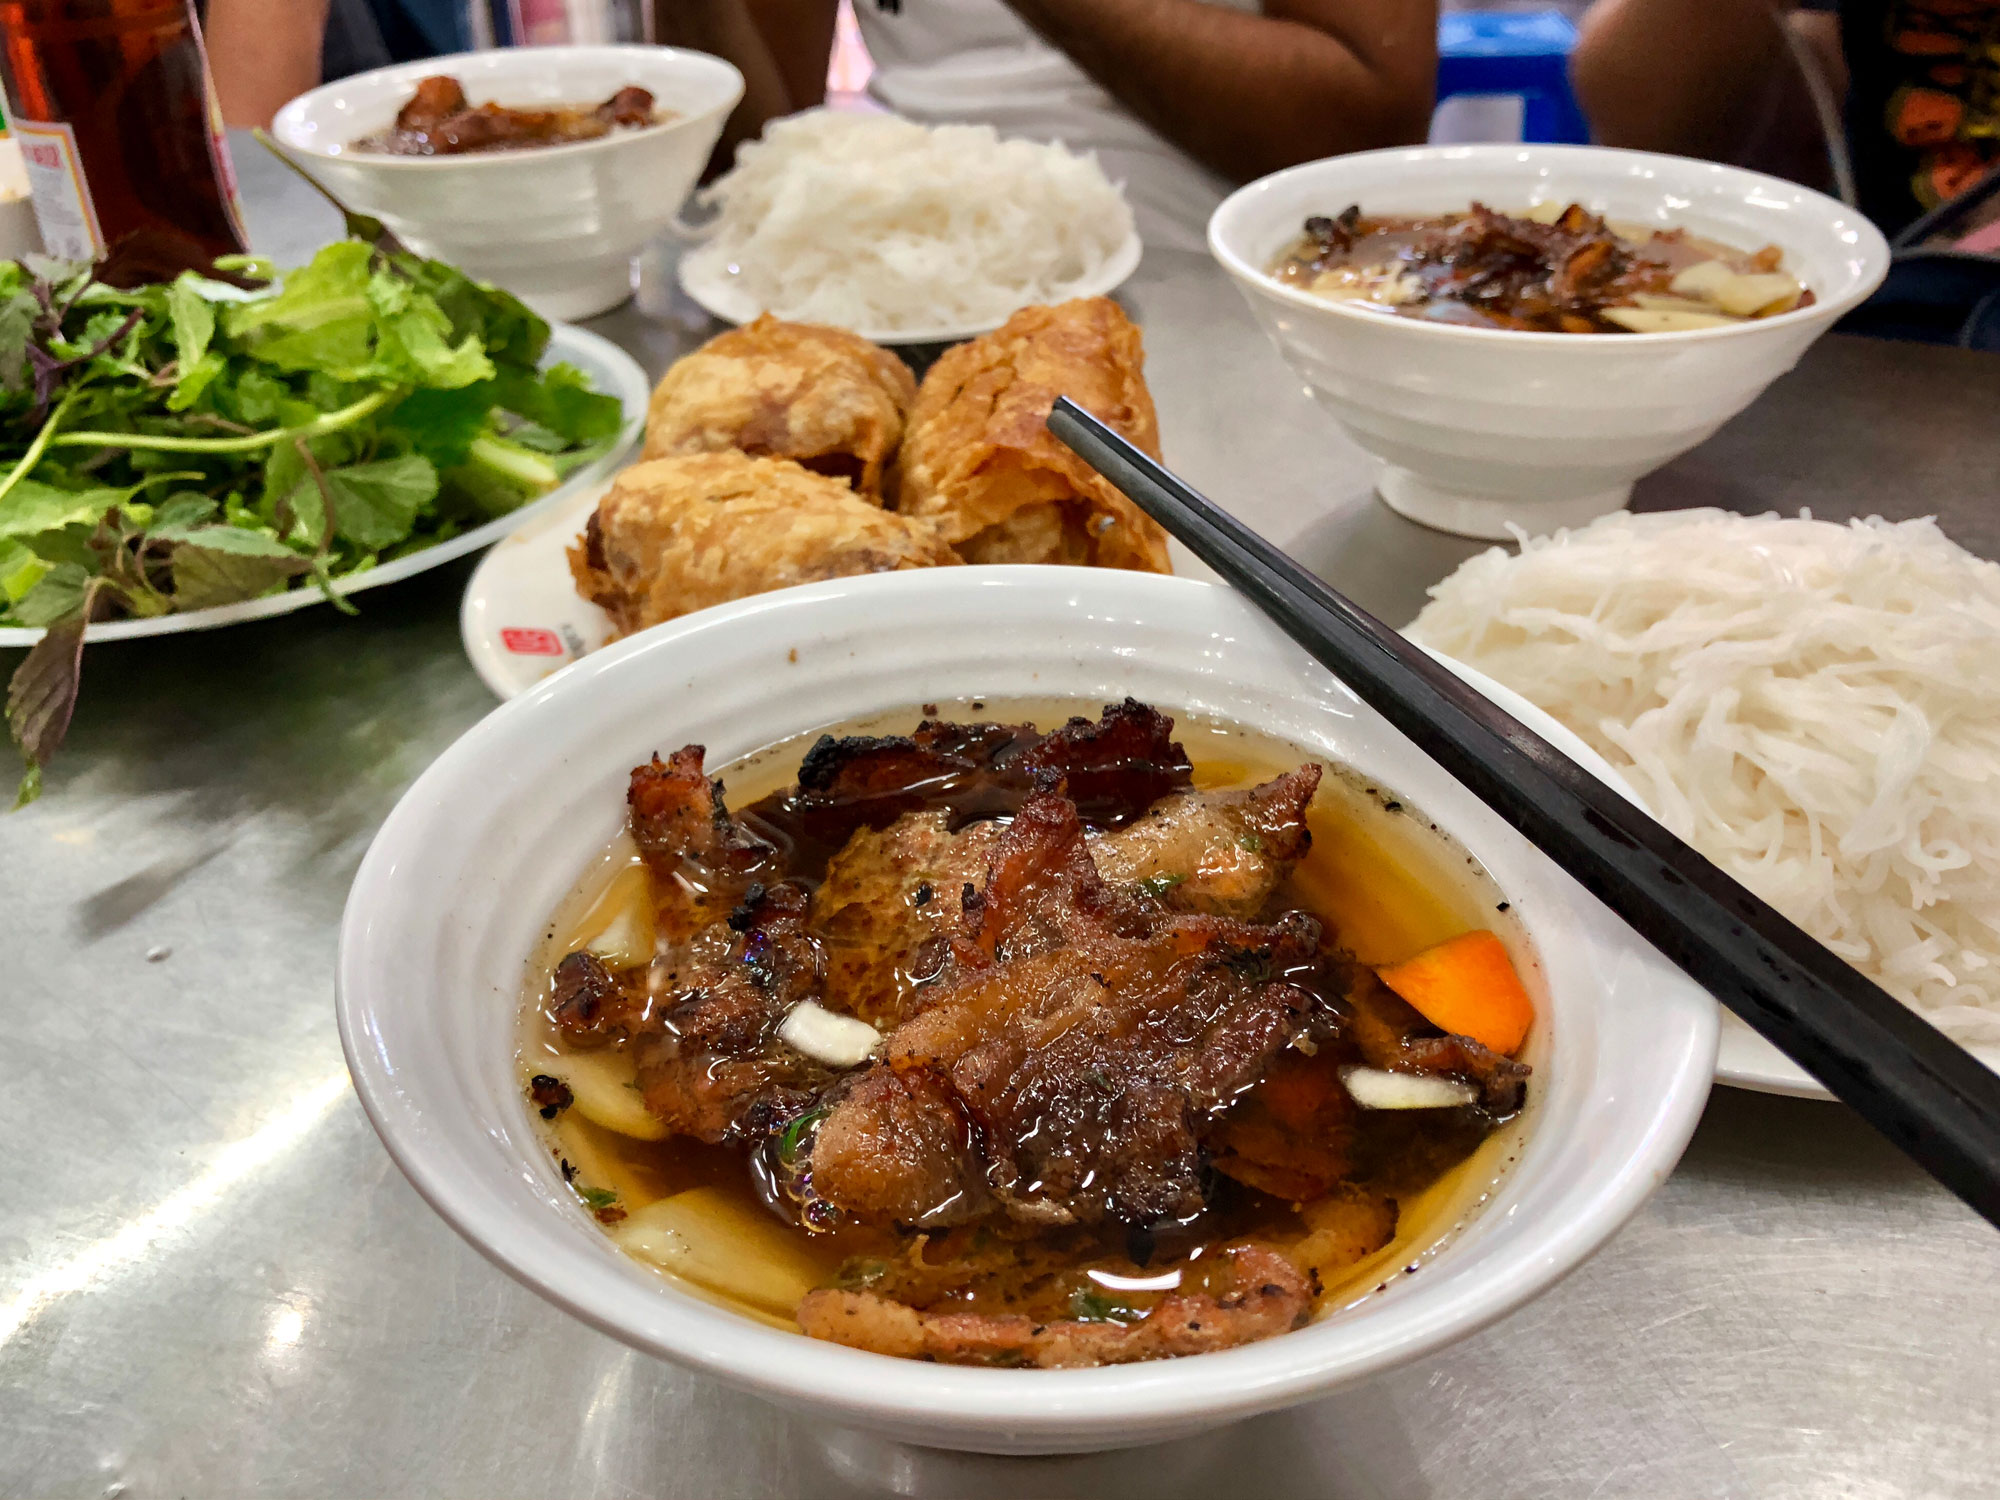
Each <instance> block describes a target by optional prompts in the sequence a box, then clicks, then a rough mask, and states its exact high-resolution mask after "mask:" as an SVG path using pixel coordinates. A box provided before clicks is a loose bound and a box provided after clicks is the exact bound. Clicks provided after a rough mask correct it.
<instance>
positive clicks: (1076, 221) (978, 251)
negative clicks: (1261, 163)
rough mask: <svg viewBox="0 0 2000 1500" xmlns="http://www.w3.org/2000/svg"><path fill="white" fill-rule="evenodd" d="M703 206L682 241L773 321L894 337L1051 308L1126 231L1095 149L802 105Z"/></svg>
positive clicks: (1127, 217) (1128, 215)
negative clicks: (710, 218) (706, 216)
mask: <svg viewBox="0 0 2000 1500" xmlns="http://www.w3.org/2000/svg"><path fill="white" fill-rule="evenodd" d="M702 201H704V202H712V203H714V204H717V205H718V206H719V207H720V216H719V218H718V220H717V222H716V224H715V225H714V227H713V230H712V236H711V237H710V238H709V239H708V240H707V242H706V243H704V244H703V245H701V246H700V247H699V248H697V249H695V250H693V251H690V252H689V253H690V256H691V257H692V259H693V261H694V263H695V264H696V265H697V266H700V267H702V268H704V269H705V271H706V273H707V274H710V275H714V274H718V273H722V272H725V271H727V269H728V268H730V267H732V266H733V267H734V268H735V269H736V278H737V281H736V284H737V285H738V286H739V287H740V288H741V289H742V290H743V291H744V292H747V293H748V294H749V295H750V296H752V297H754V298H755V299H756V300H757V302H758V305H759V306H761V307H762V308H763V309H764V310H765V311H768V312H772V313H775V314H777V315H778V316H779V317H781V318H790V319H794V320H797V321H801V322H809V323H831V324H833V325H835V326H837V327H842V328H863V329H872V330H882V331H885V332H889V331H900V330H910V329H920V328H926V327H943V326H953V325H956V326H972V325H977V324H984V323H998V322H1000V321H1001V320H1003V319H1005V318H1006V317H1007V316H1008V315H1009V314H1011V313H1013V312H1015V311H1016V310H1018V309H1020V308H1022V307H1026V306H1028V305H1030V304H1031V303H1042V302H1061V301H1064V300H1065V299H1067V298H1069V297H1072V296H1075V295H1076V291H1077V288H1078V287H1079V286H1080V285H1082V284H1083V283H1085V282H1086V281H1087V280H1088V279H1089V278H1091V277H1094V276H1095V275H1097V273H1098V272H1099V271H1100V270H1101V269H1102V268H1103V266H1104V264H1105V262H1106V261H1107V260H1108V259H1109V258H1110V257H1111V255H1112V254H1113V253H1114V252H1115V251H1116V250H1117V249H1118V248H1119V246H1120V245H1122V244H1123V243H1124V242H1125V241H1126V239H1127V238H1129V237H1130V235H1131V233H1132V210H1131V209H1130V207H1128V206H1127V204H1126V202H1125V200H1124V198H1123V197H1122V196H1121V195H1120V194H1119V191H1118V189H1117V188H1115V187H1114V186H1112V184H1111V182H1110V181H1109V179H1107V178H1106V177H1105V175H1104V172H1103V170H1102V169H1101V168H1100V167H1099V166H1098V165H1097V158H1096V157H1094V156H1074V155H1072V154H1071V153H1070V152H1068V151H1066V150H1064V149H1063V148H1062V147H1061V146H1060V145H1049V146H1045V145H1038V144H1036V143H1035V142H1032V141H1019V140H1007V141H1003V140H1001V139H1000V138H999V136H997V135H996V134H995V133H994V131H993V128H992V127H991V126H990V125H939V126H934V127H926V126H923V125H917V124H913V123H912V122H910V121H908V120H903V119H898V118H897V117H896V116H894V115H880V114H854V113H847V112H836V111H832V110H809V111H807V112H806V113H804V114H799V115H793V116H790V117H789V118H786V119H782V120H773V121H772V122H771V123H770V124H769V125H766V126H765V127H764V134H763V136H762V138H761V139H759V140H756V141H749V142H746V143H745V144H744V145H743V146H741V147H740V148H739V149H738V150H737V153H736V165H735V166H734V167H732V168H731V169H730V171H729V172H728V173H727V174H726V175H724V176H723V177H721V178H719V179H717V181H716V182H715V183H714V184H712V185H711V186H710V187H708V188H707V189H706V190H705V191H704V192H703V194H702Z"/></svg>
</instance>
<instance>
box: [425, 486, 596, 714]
mask: <svg viewBox="0 0 2000 1500" xmlns="http://www.w3.org/2000/svg"><path fill="white" fill-rule="evenodd" d="M610 488H611V481H610V479H609V478H605V479H600V480H599V481H598V482H597V483H595V484H593V485H590V486H589V487H588V488H586V489H581V490H578V491H576V492H575V493H573V494H571V495H570V496H569V497H568V498H566V499H565V500H564V501H563V503H562V504H561V505H559V506H551V507H550V508H549V509H548V510H546V511H544V512H542V513H541V514H540V515H538V516H535V517H534V518H533V519H532V520H530V521H528V522H527V523H526V524H525V525H523V526H521V527H520V528H519V529H518V530H516V531H514V532H512V533H510V534H509V535H508V536H505V537H503V538H502V539H501V540H500V541H499V542H497V543H496V544H495V545H494V547H493V550H492V551H490V552H488V553H487V554H486V556H484V557H482V558H481V559H480V560H479V566H478V567H477V568H475V569H473V573H472V577H471V578H470V579H469V580H468V581H467V583H466V585H465V599H464V602H463V603H461V604H460V605H459V609H458V633H459V638H460V639H461V640H463V641H464V642H465V654H466V657H467V659H468V660H470V661H471V663H472V670H473V671H475V672H477V673H478V674H479V680H480V681H481V682H483V683H485V684H486V685H487V686H488V687H489V688H491V689H492V690H493V693H494V696H495V697H498V698H516V697H519V696H520V695H521V694H522V693H525V692H526V691H527V690H528V689H529V688H531V687H533V686H534V685H535V684H536V683H538V682H540V681H541V680H542V679H543V678H544V677H546V676H548V675H549V674H550V673H551V672H555V671H558V670H560V669H561V668H563V667H566V666H568V665H569V664H570V663H571V662H573V661H576V660H577V659H579V658H580V657H583V656H586V655H588V654H589V653H590V652H592V651H595V650H596V649H597V648H598V647H600V646H602V645H603V644H604V643H605V642H606V641H607V640H609V639H610V638H611V619H610V616H608V615H606V614H605V613H604V611H603V610H601V609H599V608H598V607H597V606H596V605H595V604H592V603H591V602H590V601H589V600H588V599H586V598H584V597H583V596H582V595H581V594H579V593H578V592H577V591H576V580H575V579H574V578H573V577H572V576H571V574H570V571H569V558H568V555H567V553H568V548H569V546H570V544H571V543H572V542H574V541H575V540H576V539H577V537H578V535H579V534H581V532H582V531H583V528H584V523H585V522H586V521H588V520H589V519H590V513H591V512H592V511H593V510H595V509H596V508H597V502H598V501H600V500H602V499H603V498H604V493H605V491H606V490H608V489H610Z"/></svg>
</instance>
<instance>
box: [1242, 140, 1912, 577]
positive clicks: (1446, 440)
mask: <svg viewBox="0 0 2000 1500" xmlns="http://www.w3.org/2000/svg"><path fill="white" fill-rule="evenodd" d="M1474 201H1478V202H1481V203H1485V204H1488V205H1490V206H1492V207H1493V208H1496V209H1498V210H1500V211H1501V212H1503V213H1520V212H1522V211H1523V210H1525V209H1528V208H1530V207H1533V206H1535V205H1538V204H1544V203H1558V204H1561V203H1569V202H1580V203H1582V204H1583V205H1584V206H1585V207H1586V208H1588V209H1590V210H1591V211H1592V212H1593V213H1598V214H1601V215H1603V216H1604V217H1606V218H1608V219H1610V220H1611V221H1612V222H1613V223H1614V224H1634V225H1641V226H1657V227H1659V228H1663V229H1665V228H1673V227H1681V228H1685V229H1687V230H1688V231H1689V232H1690V233H1692V234H1696V235H1701V236H1703V237H1705V238H1708V239H1713V240H1718V241H1720V242H1722V243H1724V244H1727V245H1731V246H1735V247H1738V248H1741V249H1744V250H1755V249H1758V248H1759V247H1761V246H1763V245H1766V244H1776V245H1778V246H1780V247H1781V248H1782V249H1783V250H1784V252H1785V269H1786V270H1787V271H1789V272H1791V273H1792V274H1793V275H1795V276H1797V277H1798V278H1799V279H1800V280H1801V281H1802V282H1804V284H1805V285H1806V287H1807V288H1808V289H1809V290H1810V291H1811V292H1812V294H1813V296H1814V298H1815V300H1814V302H1813V304H1812V305H1811V306H1809V307H1804V308H1800V309H1798V310H1796V311H1794V312H1789V313H1783V314H1780V315H1779V316H1777V317H1773V318H1762V319H1758V320H1756V321H1754V322H1749V323H1740V324H1737V325H1735V326H1733V327H1728V328H1707V329H1700V330H1697V331H1693V332H1680V333H1634V334H1569V333H1519V332H1514V331H1511V330H1507V329H1497V328H1474V327H1468V326H1465V325H1462V324H1452V323H1439V322H1431V321H1428V320H1424V319H1418V318H1406V317H1401V316H1398V315H1396V314H1393V313H1389V312H1385V311H1383V310H1381V309H1371V308H1366V307H1361V306H1357V305H1355V304H1354V303H1349V302H1329V301H1327V300H1325V299H1324V298H1320V297H1315V296H1313V295H1311V294H1310V293H1308V292H1304V291H1301V290H1299V289H1297V288H1294V287H1289V286H1286V285H1284V284H1282V283H1280V282H1279V281H1277V280H1276V279H1275V278H1273V277H1272V276H1270V275H1268V274H1267V270H1268V268H1269V266H1270V265H1271V263H1272V262H1273V261H1274V260H1275V259H1277V257H1278V256H1279V255H1280V254H1281V253H1282V252H1283V251H1284V250H1285V248H1286V247H1287V246H1288V245H1290V244H1291V243H1292V242H1293V241H1294V240H1296V239H1297V238H1298V237H1299V235H1300V233H1301V232H1302V230H1303V226H1304V223H1305V220H1306V218H1307V216H1308V215H1313V214H1324V215H1333V214H1338V213H1339V212H1340V211H1341V210H1342V209H1344V208H1346V207H1347V206H1348V205H1349V204H1354V203H1358V204H1359V205H1360V206H1361V207H1362V209H1363V210H1364V211H1366V212H1369V213H1385V214H1404V213H1447V212H1455V213H1462V212H1464V211H1465V210H1466V209H1467V208H1468V207H1469V206H1470V205H1471V204H1472V203H1473V202H1474ZM1208 246H1209V252H1210V253H1211V254H1212V255H1213V256H1214V257H1215V259H1216V260H1217V261H1218V262H1219V263H1220V264H1221V265H1222V267H1223V269H1224V270H1226V271H1228V272H1229V274H1230V275H1231V276H1232V277H1234V278H1235V280H1236V284H1237V288H1238V290H1240V291H1241V292H1242V293H1243V296H1244V299H1245V300H1246V301H1247V302H1248V303H1249V304H1250V309H1251V311H1252V312H1253V313H1254V314H1255V315H1256V317H1257V320H1258V322H1260V323H1261V324H1262V325H1263V327H1264V331H1265V332H1266V333H1267V334H1269V335H1270V338H1271V341H1272V343H1274V344H1276V345H1277V346H1278V350H1279V352H1280V353H1282V354H1283V355H1284V356H1285V358H1286V359H1287V360H1288V361H1290V363H1291V364H1292V366H1293V368H1294V369H1296V370H1297V371H1298V372H1299V373H1300V374H1301V375H1303V376H1304V377H1305V379H1306V382H1307V385H1308V386H1309V387H1310V388H1311V390H1312V392H1313V394H1314V395H1315V396H1317V397H1318V398H1319V400H1320V402H1321V404H1323V405H1324V406H1325V407H1326V408H1327V410H1328V411H1330V412H1331V413H1332V414H1333V416H1334V418H1335V419H1336V420H1337V421H1338V422H1339V423H1340V424H1341V426H1342V427H1343V428H1345V429H1346V430H1347V432H1348V434H1349V435H1350V436H1351V437H1353V439H1354V440H1355V441H1356V442H1357V443H1359V444H1360V445H1361V446H1362V447H1364V448H1366V449H1367V450H1368V451H1369V452H1371V453H1373V454H1375V455H1376V456H1377V457H1379V458H1381V459H1383V460H1385V462H1386V463H1387V465H1388V467H1387V469H1386V471H1385V472H1384V473H1383V475H1382V478H1381V479H1380V481H1379V482H1378V489H1379V491H1380V493H1381V496H1382V498H1383V500H1384V501H1386V502H1387V503H1388V505H1389V507H1390V508H1391V509H1392V510H1395V511H1398V512H1399V513H1401V514H1403V515H1406V516H1408V517H1409V518H1410V519H1411V520H1414V521H1419V522H1422V523H1423V524H1424V525H1426V526H1432V527H1436V528H1437V529H1439V530H1441V531H1450V532H1456V533H1458V534H1459V535H1462V536H1475V537H1483V538H1486V539H1488V540H1493V541H1504V540H1506V539H1507V538H1508V536H1509V535H1510V532H1509V528H1510V527H1512V526H1520V527H1522V528H1523V529H1525V530H1527V531H1528V532H1530V533H1531V534H1542V533H1546V532H1549V531H1553V530H1555V529H1556V528H1557V527H1559V526H1579V525H1582V524H1583V523H1584V522H1586V521H1589V520H1591V519H1593V518H1594V517H1597V516H1600V515H1606V514H1609V513H1610V512H1611V511H1614V510H1618V509H1620V508H1621V507H1623V506H1624V504H1625V502H1626V500H1627V498H1628V497H1629V496H1630V494H1631V490H1632V484H1633V481H1634V480H1636V479H1638V478H1639V477H1640V476H1641V475H1643V474H1646V473H1649V472H1651V471H1652V470H1654V469H1656V468H1658V467H1659V466H1660V465H1662V464H1664V463H1666V462H1667V461H1668V460H1669V459H1672V458H1674V457H1676V456H1678V455H1679V454H1681V453H1684V452H1686V451H1687V450H1688V449H1689V448H1692V447H1693V446H1694V445H1695V444H1697V443H1699V442H1701V441H1702V440H1703V439H1704V438H1706V437H1708V436H1709V434H1711V433H1712V432H1714V431H1715V430H1716V428H1718V427H1720V426H1721V425H1722V424H1723V423H1724V422H1726V421H1728V420H1729V418H1731V417H1733V416H1735V415H1736V413H1737V412H1739V411H1741V410H1742V409H1743V408H1744V407H1746V406H1748V405H1749V404H1750V403H1751V402H1752V401H1754V400H1755V399H1756V398H1757V396H1758V395H1759V394H1761V393H1762V391H1763V390H1764V388H1765V387H1766V386H1767V385H1769V384H1770V383H1771V382H1772V381H1773V380H1775V379H1777V377H1778V376H1780V375H1782V374H1784V372H1785V371H1787V370H1789V369H1790V368H1791V367H1792V366H1793V365H1794V364H1796V363H1797V362H1798V359H1799V356H1800V355H1802V354H1803V353H1805V351H1806V349H1807V348H1808V347H1809V346H1810V345H1811V344H1812V342H1813V341H1814V340H1815V339H1817V338H1818V337H1819V336H1820V335H1821V334H1822V333H1824V332H1826V330H1827V329H1829V328H1830V327H1832V326H1833V324H1834V323H1835V322H1836V321H1837V320H1838V319H1839V318H1840V317H1841V316H1842V315H1843V314H1844V313H1846V312H1848V311H1849V310H1850V309H1852V308H1853V307H1855V306H1856V305H1858V304H1859V303H1860V302H1861V301H1862V300H1863V299H1864V298H1866V297H1867V296H1868V294H1869V293H1870V292H1872V291H1874V290H1875V288H1876V287H1877V286H1878V285H1880V284H1881V281H1882V278H1883V276H1884V275H1886V274H1887V272H1888V268H1889V247H1888V244H1887V243H1886V242H1885V241H1884V240H1883V238H1882V235H1881V232H1880V231H1879V230H1877V229H1876V228H1875V226H1874V225H1873V224H1871V223H1869V222H1868V220H1867V219H1865V218H1864V217H1862V215H1861V214H1860V213H1859V212H1858V211H1857V210H1855V209H1851V208H1849V207H1847V206H1846V205H1845V204H1842V203H1839V202H1836V201H1835V200H1834V199H1832V198H1828V197H1825V196H1824V195H1822V194H1819V193H1815V192H1812V191H1810V190H1809V189H1806V188H1802V187H1799V186H1798V185H1797V184H1795V183H1790V182H1783V181H1780V180H1779V179H1777V178H1775V177H1765V176H1762V175H1760V174H1758V173H1755V172H1745V171H1741V170H1739V169H1737V168H1734V167H1724V166H1718V165H1716V164H1715V163H1713V162H1702V161H1690V160H1688V159H1686V158H1683V157H1678V156H1656V155H1652V154H1650V153H1647V152H1640V151H1612V150H1606V149H1604V148H1601V147H1591V146H1521V145H1486V146H1426V147H1417V148H1414V149H1410V150H1391V151H1363V152H1358V153H1356V154H1355V155H1352V156H1340V157H1333V158H1330V159H1328V160H1325V161H1315V162H1307V163H1306V164H1305V165H1303V166H1297V167H1292V168H1289V169H1287V170H1286V171H1283V172H1277V173H1274V174H1272V175H1271V176H1269V177H1264V178H1260V179H1259V180H1258V181H1256V182H1253V183H1251V184H1250V185H1249V186H1247V187H1244V188H1242V189H1239V190H1238V191H1237V192H1236V193H1234V194H1232V195H1231V196H1230V197H1229V198H1228V199H1226V200H1225V201H1224V202H1223V204H1222V205H1221V206H1220V207H1219V208H1217V209H1216V211H1215V213H1214V215H1213V217H1211V218H1210V219H1209V221H1208Z"/></svg>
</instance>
